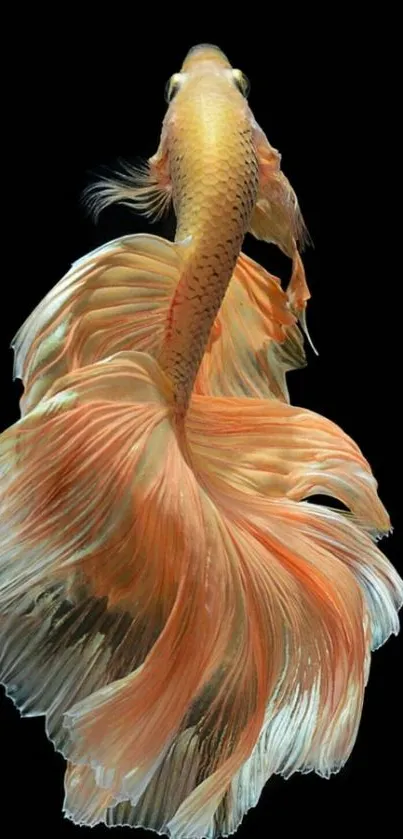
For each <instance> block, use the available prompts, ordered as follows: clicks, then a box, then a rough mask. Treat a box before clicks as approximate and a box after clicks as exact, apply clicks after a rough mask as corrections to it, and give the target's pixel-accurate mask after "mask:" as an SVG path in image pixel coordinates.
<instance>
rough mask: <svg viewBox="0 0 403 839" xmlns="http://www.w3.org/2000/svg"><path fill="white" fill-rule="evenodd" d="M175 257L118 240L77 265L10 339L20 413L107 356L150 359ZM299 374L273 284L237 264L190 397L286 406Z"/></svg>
mask: <svg viewBox="0 0 403 839" xmlns="http://www.w3.org/2000/svg"><path fill="white" fill-rule="evenodd" d="M182 253H183V246H182V245H179V244H175V243H173V242H167V241H166V240H164V239H161V238H159V237H157V236H150V235H137V236H125V237H123V238H122V239H117V240H115V241H113V242H110V243H108V244H107V245H105V246H104V247H102V248H99V249H98V250H96V251H94V252H93V253H91V254H89V255H88V256H86V257H84V258H83V259H80V260H79V261H78V262H76V263H75V264H74V265H73V267H72V268H71V270H70V271H69V272H68V273H67V274H66V276H65V277H63V279H62V280H60V282H59V283H58V284H57V285H56V286H55V287H54V288H53V289H52V290H51V291H50V292H49V293H48V294H47V295H46V297H45V298H44V299H43V300H42V301H41V302H40V303H39V305H38V306H37V307H36V309H35V310H34V311H33V312H32V314H31V315H30V316H29V318H28V319H27V320H26V322H25V323H24V325H23V326H22V327H21V329H20V330H19V332H18V333H17V335H16V337H15V338H14V342H13V347H14V351H15V365H14V374H15V376H17V377H19V378H21V379H22V380H23V382H24V388H25V390H24V394H23V396H22V399H21V410H22V412H23V413H26V412H27V411H29V410H31V409H32V408H33V407H35V405H36V404H37V403H38V402H39V401H40V399H42V398H43V397H44V396H45V395H46V393H47V391H48V390H49V388H50V387H52V385H53V383H54V382H55V381H56V380H57V378H59V377H60V376H64V375H66V374H67V373H69V372H71V371H73V370H76V369H79V368H81V367H84V366H86V365H88V364H92V363H94V362H96V361H99V360H101V359H102V358H106V357H107V356H109V355H112V354H113V353H114V352H119V351H124V350H136V351H137V350H139V351H142V352H148V353H150V354H151V355H153V356H154V357H158V354H159V350H160V346H161V340H162V337H163V334H164V327H165V320H166V317H167V312H168V309H169V305H170V302H171V299H172V295H173V293H174V290H175V288H176V286H177V284H178V282H179V279H180V276H181V270H182V264H183V259H182ZM299 288H300V284H299V283H298V284H297V290H299ZM292 302H293V303H294V302H295V301H294V297H293V298H292ZM304 364H305V354H304V348H303V342H302V336H301V334H300V332H299V329H298V327H297V325H296V319H295V317H294V315H293V313H292V310H291V308H290V302H289V300H288V299H287V295H286V294H285V293H284V292H283V291H282V289H281V287H280V283H279V281H278V280H277V278H276V277H273V276H271V275H270V274H268V273H267V271H265V270H264V269H263V268H261V266H259V265H258V264H257V263H256V262H254V261H253V260H252V259H249V257H247V256H245V255H244V254H241V255H240V257H239V259H238V262H237V265H236V268H235V271H234V275H233V278H232V280H231V283H230V286H229V288H228V292H227V295H226V297H225V300H224V303H223V306H222V308H221V310H220V313H219V315H218V318H217V321H216V324H215V327H214V329H213V332H212V336H211V340H210V344H209V346H208V348H207V352H206V355H205V359H204V362H203V364H202V367H201V370H200V372H199V375H198V379H197V382H196V391H197V392H199V393H211V394H213V395H217V396H219V395H232V394H233V395H237V396H241V395H245V396H249V395H250V396H264V397H270V396H271V397H273V396H274V397H277V398H280V399H288V393H287V386H286V381H285V374H286V372H287V371H288V370H290V369H293V368H295V367H301V366H303V365H304Z"/></svg>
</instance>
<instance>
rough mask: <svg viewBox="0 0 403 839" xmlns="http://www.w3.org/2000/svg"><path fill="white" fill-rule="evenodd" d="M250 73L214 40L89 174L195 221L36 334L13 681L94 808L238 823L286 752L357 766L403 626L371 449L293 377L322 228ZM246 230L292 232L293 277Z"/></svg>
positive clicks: (148, 209)
mask: <svg viewBox="0 0 403 839" xmlns="http://www.w3.org/2000/svg"><path fill="white" fill-rule="evenodd" d="M247 88H248V82H247V79H246V77H245V76H244V75H243V73H242V72H241V71H239V70H236V69H233V68H232V67H231V65H230V63H229V61H228V60H227V58H226V56H225V55H224V54H223V53H222V52H221V51H220V50H219V49H218V48H216V47H213V46H210V45H202V46H199V47H196V48H195V49H192V50H191V51H190V52H189V54H188V55H187V57H186V59H185V61H184V64H183V66H182V69H181V71H180V72H179V73H176V74H175V75H174V76H172V78H171V79H170V81H169V83H168V85H167V99H168V109H167V113H166V116H165V119H164V123H163V127H162V133H161V139H160V144H159V147H158V150H157V152H156V154H155V155H154V156H153V157H152V158H151V159H150V160H149V161H148V162H147V164H146V165H144V166H143V167H138V168H128V169H127V171H126V172H125V173H124V174H123V176H122V177H118V178H117V179H114V180H111V181H107V180H106V181H104V182H103V183H101V184H100V185H98V186H97V187H96V188H95V189H94V190H92V192H91V193H90V201H91V202H92V203H93V204H94V206H95V208H96V209H97V210H98V211H100V210H101V209H103V207H105V206H107V205H108V204H110V203H113V202H114V201H119V202H123V203H127V204H129V205H130V206H132V207H134V208H135V209H137V210H140V211H142V212H144V213H145V214H146V215H148V216H151V217H154V218H157V217H159V216H160V214H161V213H162V212H164V210H165V209H166V208H167V207H168V206H169V205H170V204H171V203H172V205H173V208H174V212H175V215H176V220H177V229H176V236H175V241H174V242H169V241H166V240H164V239H162V238H161V237H158V236H153V235H133V236H126V237H123V238H121V239H119V240H116V241H113V242H111V243H109V244H107V245H105V246H104V247H102V248H100V249H99V250H97V251H95V252H93V253H91V254H89V255H88V256H86V257H84V258H83V259H81V260H79V262H77V263H76V264H75V265H74V266H73V267H72V269H71V270H70V271H69V273H68V274H67V275H66V276H65V277H64V278H63V279H62V280H61V281H60V282H59V283H58V284H57V285H56V286H55V288H54V289H53V290H51V291H50V292H49V294H48V295H47V296H46V297H45V299H44V300H43V301H42V302H41V303H40V304H39V305H38V307H37V308H36V309H35V311H34V312H33V314H32V315H31V316H30V317H29V318H28V320H27V321H26V323H25V324H24V326H23V327H22V328H21V329H20V331H19V333H18V334H17V336H16V339H15V341H14V350H15V356H16V358H15V374H16V376H18V377H20V378H21V379H22V381H23V383H24V394H23V397H22V400H21V413H22V417H21V419H20V420H19V421H18V422H17V423H15V425H13V426H12V427H11V428H9V429H7V430H6V431H5V432H4V433H3V434H2V435H1V437H0V474H1V485H0V491H1V495H0V527H1V541H0V545H1V547H0V552H1V553H0V635H1V657H0V680H1V681H2V682H3V683H4V684H5V686H6V690H7V692H8V694H9V695H10V696H11V697H12V699H13V700H14V701H15V703H16V705H17V706H18V708H19V709H20V711H21V713H23V714H29V715H35V714H42V715H45V719H46V731H47V734H48V736H49V738H50V739H51V741H52V742H53V743H54V745H55V748H56V749H57V750H58V751H60V752H61V753H62V754H63V755H64V757H65V758H66V760H67V771H66V778H65V802H64V811H65V813H66V815H67V816H68V817H69V818H70V819H71V820H72V821H74V822H75V823H76V824H82V825H95V824H98V823H104V824H107V825H110V826H113V825H131V826H143V827H145V828H149V829H152V830H155V831H157V832H159V833H165V834H167V835H169V836H171V837H172V839H199V837H200V839H201V837H209V839H213V837H219V836H225V835H228V834H230V833H233V832H234V831H235V830H236V829H237V827H238V826H239V824H240V822H241V820H242V818H243V817H244V815H245V813H246V812H247V811H248V810H249V809H250V808H251V807H253V806H255V805H256V804H257V802H258V800H259V797H260V795H261V792H262V788H263V786H264V785H265V784H266V782H267V781H268V779H269V778H270V776H271V775H273V774H276V773H277V774H281V775H283V776H285V777H288V776H290V775H291V774H292V773H294V772H297V771H300V772H306V771H311V770H313V771H316V772H317V773H319V774H320V775H323V776H328V775H329V774H330V773H332V772H335V771H337V770H339V769H340V767H342V766H343V764H344V763H345V762H346V760H347V758H348V756H349V754H350V752H351V749H352V748H353V745H354V741H355V738H356V735H357V731H358V727H359V723H360V717H361V710H362V703H363V698H364V690H365V686H366V682H367V679H368V673H369V664H370V655H371V651H372V650H374V649H376V648H377V647H379V646H381V645H382V644H383V643H384V642H385V641H386V640H387V638H388V637H389V636H390V635H391V633H395V634H397V633H398V631H399V621H398V609H399V608H400V606H401V604H402V601H403V582H402V580H401V579H400V578H399V576H398V574H397V572H396V571H395V569H394V568H393V567H392V565H391V564H390V563H389V561H388V560H387V559H386V557H385V556H384V555H383V554H382V553H381V552H380V550H379V549H378V547H377V545H376V540H377V538H378V537H379V536H380V535H382V534H385V533H387V532H388V530H389V529H390V522H389V517H388V514H387V512H386V510H385V508H384V507H383V505H382V503H381V501H380V499H379V497H378V494H377V484H376V481H375V478H374V477H373V475H372V472H371V469H370V466H369V464H368V462H367V461H366V459H365V458H364V456H363V454H362V453H361V451H360V449H359V448H358V447H357V445H356V444H355V443H354V442H353V441H352V440H351V439H350V438H349V437H348V436H347V435H346V434H345V433H344V432H343V431H342V430H341V429H340V428H339V427H338V426H336V425H335V424H333V423H332V422H330V421H329V420H327V419H324V418H323V417H321V416H319V415H317V414H315V413H313V412H311V411H309V410H306V409H303V408H297V407H294V406H292V405H290V404H289V397H288V392H287V386H286V381H285V375H286V373H287V371H288V370H290V369H293V368H296V367H299V366H302V365H303V364H304V363H305V354H304V347H303V339H302V335H301V332H300V329H299V326H302V329H303V330H305V331H306V323H305V308H306V304H307V301H308V299H309V291H308V287H307V284H306V279H305V273H304V268H303V264H302V260H301V256H300V252H301V250H302V247H303V245H304V243H305V241H306V239H307V233H306V229H305V225H304V222H303V218H302V214H301V211H300V208H299V205H298V201H297V198H296V195H295V192H294V190H293V189H292V187H291V185H290V183H289V181H288V179H287V178H286V177H285V175H284V174H283V172H282V169H281V158H280V155H279V153H278V152H277V151H276V150H275V149H273V148H272V147H271V145H270V143H269V141H268V140H267V138H266V136H265V134H264V133H263V131H262V129H261V128H260V127H259V125H258V124H257V123H256V121H255V119H254V116H253V114H252V113H251V110H250V108H249V105H248V101H247V92H248V90H247ZM247 232H251V233H252V234H254V235H255V236H257V237H258V238H260V239H263V240H264V241H268V242H272V243H274V244H276V245H277V246H278V247H279V248H280V249H281V250H282V251H283V252H284V253H285V254H286V256H287V257H289V258H290V260H291V277H290V282H289V285H288V288H287V290H286V291H283V289H282V287H281V284H280V282H279V280H278V279H277V278H275V277H273V276H272V275H270V274H269V273H268V272H267V271H265V270H264V269H263V268H262V267H261V266H259V265H258V264H257V263H256V262H254V261H253V260H251V259H250V258H249V257H247V256H246V255H245V254H244V253H243V252H242V247H243V241H244V238H245V235H246V233H247ZM317 494H325V495H327V496H329V497H330V498H334V499H337V500H338V501H340V502H342V504H344V506H345V507H346V508H347V510H348V512H347V511H346V512H342V511H340V510H336V509H334V508H333V507H331V506H329V507H325V506H319V505H317V504H315V503H312V502H310V501H309V498H310V496H314V495H317Z"/></svg>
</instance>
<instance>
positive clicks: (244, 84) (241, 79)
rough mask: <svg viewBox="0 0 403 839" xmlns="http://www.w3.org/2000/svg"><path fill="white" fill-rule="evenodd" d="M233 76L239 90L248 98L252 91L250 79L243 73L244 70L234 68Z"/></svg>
mask: <svg viewBox="0 0 403 839" xmlns="http://www.w3.org/2000/svg"><path fill="white" fill-rule="evenodd" d="M232 78H233V79H234V82H235V84H236V86H237V88H238V90H239V92H240V93H242V96H244V97H245V99H247V97H248V96H249V91H250V81H249V79H248V78H247V76H245V73H243V72H242V70H233V71H232Z"/></svg>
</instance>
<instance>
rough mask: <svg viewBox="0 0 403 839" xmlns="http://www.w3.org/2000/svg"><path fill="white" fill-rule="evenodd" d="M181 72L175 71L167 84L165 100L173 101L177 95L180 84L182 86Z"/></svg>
mask: <svg viewBox="0 0 403 839" xmlns="http://www.w3.org/2000/svg"><path fill="white" fill-rule="evenodd" d="M181 80H182V79H181V74H180V73H174V74H173V76H171V78H170V79H169V81H168V82H167V83H166V85H165V101H166V102H168V104H169V103H170V102H172V99H173V98H174V96H176V94H177V92H178V90H179V88H180V86H181Z"/></svg>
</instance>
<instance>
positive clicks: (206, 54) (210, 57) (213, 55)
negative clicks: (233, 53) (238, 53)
mask: <svg viewBox="0 0 403 839" xmlns="http://www.w3.org/2000/svg"><path fill="white" fill-rule="evenodd" d="M199 61H214V62H215V63H219V64H221V66H223V67H230V66H231V65H230V63H229V61H228V58H227V56H226V55H224V53H223V51H222V50H220V48H219V47H216V46H215V45H214V44H198V45H197V46H195V47H192V49H190V50H189V52H188V54H187V56H186V58H185V61H184V63H183V67H182V70H183V71H186V70H189V69H190V67H193V66H194V65H195V64H196V63H198V62H199Z"/></svg>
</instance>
